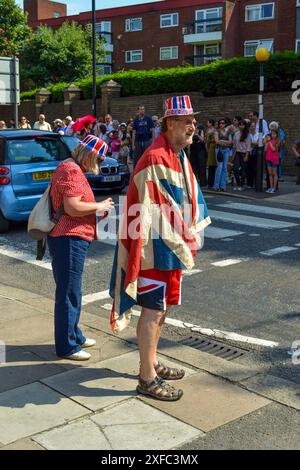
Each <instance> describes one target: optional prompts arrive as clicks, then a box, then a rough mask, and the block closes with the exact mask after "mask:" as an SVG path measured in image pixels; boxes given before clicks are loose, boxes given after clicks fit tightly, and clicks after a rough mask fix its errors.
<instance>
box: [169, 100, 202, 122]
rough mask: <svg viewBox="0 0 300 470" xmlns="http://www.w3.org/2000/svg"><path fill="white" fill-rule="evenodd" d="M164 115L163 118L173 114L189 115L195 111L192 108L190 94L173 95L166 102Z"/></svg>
mask: <svg viewBox="0 0 300 470" xmlns="http://www.w3.org/2000/svg"><path fill="white" fill-rule="evenodd" d="M164 112H165V114H164V116H163V117H162V119H164V118H167V117H172V116H188V115H191V114H199V112H197V113H195V112H194V110H193V108H192V103H191V99H190V97H189V96H188V95H184V96H172V97H171V98H168V99H167V100H166V101H165V102H164Z"/></svg>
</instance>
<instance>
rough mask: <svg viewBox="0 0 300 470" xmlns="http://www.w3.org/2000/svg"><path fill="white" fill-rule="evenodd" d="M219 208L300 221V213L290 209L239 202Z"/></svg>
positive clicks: (221, 205) (219, 205)
mask: <svg viewBox="0 0 300 470" xmlns="http://www.w3.org/2000/svg"><path fill="white" fill-rule="evenodd" d="M217 206H218V207H224V208H225V209H230V210H232V209H233V210H241V211H247V212H258V213H260V214H267V215H273V216H274V215H279V216H281V217H290V218H292V219H300V211H294V210H289V209H279V208H277V207H267V206H258V205H255V204H254V205H252V204H244V203H239V202H231V203H226V204H218V205H217Z"/></svg>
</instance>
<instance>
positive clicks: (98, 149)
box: [79, 135, 108, 157]
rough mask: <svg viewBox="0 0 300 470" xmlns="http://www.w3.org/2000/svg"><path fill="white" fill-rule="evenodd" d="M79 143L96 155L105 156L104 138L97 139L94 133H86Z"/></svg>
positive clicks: (106, 148) (106, 147) (105, 145)
mask: <svg viewBox="0 0 300 470" xmlns="http://www.w3.org/2000/svg"><path fill="white" fill-rule="evenodd" d="M79 143H80V145H82V146H83V147H85V148H86V149H87V150H89V151H90V152H92V153H93V154H94V155H96V156H97V157H105V155H106V153H107V151H108V145H107V144H106V143H105V142H104V140H102V139H99V138H98V137H96V136H95V135H87V136H86V137H85V138H84V139H83V140H81V141H80V142H79Z"/></svg>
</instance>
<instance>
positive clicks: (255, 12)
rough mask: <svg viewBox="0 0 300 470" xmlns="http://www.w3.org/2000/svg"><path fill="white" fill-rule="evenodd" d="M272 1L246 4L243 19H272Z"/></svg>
mask: <svg viewBox="0 0 300 470" xmlns="http://www.w3.org/2000/svg"><path fill="white" fill-rule="evenodd" d="M274 10H275V8H274V3H261V4H260V5H247V6H246V18H245V21H262V20H273V19H274Z"/></svg>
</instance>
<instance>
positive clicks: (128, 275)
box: [110, 134, 211, 333]
mask: <svg viewBox="0 0 300 470" xmlns="http://www.w3.org/2000/svg"><path fill="white" fill-rule="evenodd" d="M185 188H186V189H185ZM186 193H188V194H186ZM186 196H188V199H189V202H190V205H189V210H188V211H187V212H188V213H189V216H188V217H187V218H185V217H184V215H183V214H184V212H183V203H184V199H185V198H186ZM125 201H126V202H125V204H124V207H123V210H122V214H121V220H120V227H119V233H118V241H117V246H116V251H115V257H114V263H113V270H112V275H111V283H110V296H111V297H112V298H113V299H114V301H113V306H112V312H111V327H112V330H113V331H114V332H115V333H119V332H121V331H122V330H123V329H124V328H126V326H127V325H128V323H129V321H130V316H131V309H132V307H133V306H134V305H136V303H137V279H138V276H139V271H140V270H144V269H159V270H166V271H170V270H174V269H182V270H187V269H192V268H193V266H194V264H195V262H194V258H195V254H196V252H197V251H198V250H199V249H200V248H201V245H202V241H203V239H202V238H201V237H200V236H199V234H200V233H201V232H202V234H203V230H204V228H205V227H207V226H208V225H209V224H210V223H211V221H210V218H209V216H208V212H207V207H206V203H205V200H204V198H203V195H202V192H201V190H200V187H199V185H198V183H197V180H196V178H195V176H194V173H193V170H192V168H191V166H190V163H189V161H188V159H187V157H186V155H185V153H184V152H181V154H180V156H178V155H177V154H176V153H175V152H174V150H173V149H172V148H171V146H170V144H169V142H168V140H167V138H166V137H165V136H164V135H163V134H160V135H159V136H158V137H157V139H156V140H155V141H154V142H153V144H152V145H151V146H150V147H149V148H148V149H147V150H146V152H145V153H144V154H143V156H142V157H141V159H140V160H139V162H138V164H137V166H136V168H135V171H134V173H133V175H132V178H131V181H130V184H129V188H128V192H127V196H126V199H125Z"/></svg>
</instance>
